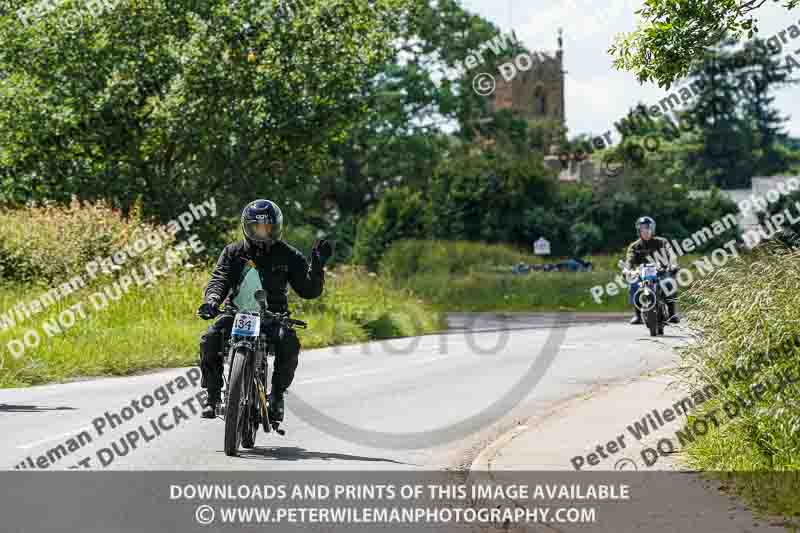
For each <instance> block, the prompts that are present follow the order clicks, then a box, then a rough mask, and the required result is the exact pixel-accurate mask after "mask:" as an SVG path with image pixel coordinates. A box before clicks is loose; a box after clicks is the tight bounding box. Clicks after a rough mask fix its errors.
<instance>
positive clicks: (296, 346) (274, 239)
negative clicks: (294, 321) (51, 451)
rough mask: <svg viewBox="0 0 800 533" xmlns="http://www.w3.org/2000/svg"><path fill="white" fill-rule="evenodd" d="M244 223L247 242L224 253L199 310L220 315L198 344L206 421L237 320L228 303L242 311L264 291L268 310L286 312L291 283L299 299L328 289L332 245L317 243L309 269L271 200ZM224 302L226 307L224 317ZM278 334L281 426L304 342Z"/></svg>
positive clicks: (275, 391) (273, 413)
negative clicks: (257, 292) (284, 237)
mask: <svg viewBox="0 0 800 533" xmlns="http://www.w3.org/2000/svg"><path fill="white" fill-rule="evenodd" d="M241 225H242V233H243V235H244V240H241V241H238V242H234V243H231V244H229V245H227V246H226V247H225V249H224V250H223V251H222V254H221V255H220V257H219V260H218V261H217V265H216V267H215V268H214V272H213V273H212V274H211V279H210V281H209V282H208V286H207V287H206V290H205V294H204V301H203V305H201V306H200V308H199V309H198V310H197V315H198V316H199V317H201V318H202V319H204V320H210V319H212V318H215V317H217V316H219V318H217V320H216V321H215V322H214V323H213V324H212V325H211V326H210V327H209V328H208V331H207V332H206V333H205V335H203V337H202V338H201V340H200V369H201V371H202V382H201V386H202V387H203V388H207V389H208V400H207V402H206V406H205V407H204V409H203V413H202V416H203V418H215V417H216V406H217V404H219V402H220V401H221V398H220V394H221V390H222V383H223V379H222V372H223V368H222V366H223V365H222V363H223V353H222V351H223V348H224V346H225V341H226V339H227V338H228V337H230V334H231V328H232V326H233V320H234V314H232V312H227V311H228V308H229V306H230V304H231V303H233V304H234V306H235V307H239V308H240V309H244V308H246V307H247V305H245V304H244V302H247V299H248V298H251V303H250V305H251V306H252V303H253V302H254V299H253V293H254V292H255V290H256V289H259V288H263V289H264V290H265V291H266V293H267V307H268V309H269V310H270V311H272V312H274V313H285V312H288V310H289V308H288V302H287V293H288V289H287V284H289V285H291V286H292V289H293V290H294V292H296V293H297V294H298V295H299V296H300V297H301V298H305V299H313V298H318V297H319V296H320V295H321V294H322V290H323V288H324V285H325V275H324V266H325V263H326V262H327V261H328V259H330V257H331V255H332V254H333V246H332V245H331V244H330V243H329V242H328V241H326V240H319V241H317V242H316V243H315V245H314V247H313V249H312V252H311V263H310V265H309V263H308V262H307V261H306V259H305V257H304V256H303V254H302V253H301V252H300V251H299V250H297V249H296V248H294V247H292V246H291V245H289V244H287V243H286V242H284V241H283V240H281V235H282V230H283V214H282V213H281V210H280V208H279V207H278V206H277V205H276V204H275V203H274V202H272V201H270V200H255V201H253V202H251V203H249V204H248V205H247V206H246V207H245V208H244V211H242V217H241ZM221 304H224V305H225V310H224V311H223V312H222V314H220V305H221ZM250 308H252V307H250ZM274 334H275V337H274V339H275V351H276V355H275V368H274V372H273V374H272V391H271V392H270V400H269V411H270V412H269V416H270V418H271V419H272V420H275V421H278V422H280V421H282V420H283V411H284V393H285V392H286V389H288V388H289V385H291V383H292V380H293V379H294V373H295V370H296V369H297V364H298V355H299V353H300V341H299V340H298V339H297V335H296V334H295V332H294V331H293V330H291V329H288V328H286V329H284V331H283V332H274Z"/></svg>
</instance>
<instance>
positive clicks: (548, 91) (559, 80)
mask: <svg viewBox="0 0 800 533" xmlns="http://www.w3.org/2000/svg"><path fill="white" fill-rule="evenodd" d="M516 63H517V65H519V66H521V67H522V68H518V69H517V71H516V75H515V76H514V77H513V78H512V79H511V80H510V81H506V80H505V78H504V77H502V76H497V82H496V83H497V86H496V88H495V91H494V94H493V96H492V98H490V100H489V110H490V111H492V112H494V111H498V110H500V109H512V110H513V111H516V112H518V113H520V114H521V115H522V116H523V117H525V118H527V119H529V120H540V119H554V120H558V121H559V122H560V123H561V125H562V126H563V125H564V123H565V116H564V74H565V72H564V50H563V39H562V37H561V30H559V36H558V50H556V51H555V53H546V52H536V53H533V54H530V55H528V54H523V57H520V56H518V57H517V58H516ZM523 69H524V70H523Z"/></svg>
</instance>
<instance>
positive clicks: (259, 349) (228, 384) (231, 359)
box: [220, 290, 308, 456]
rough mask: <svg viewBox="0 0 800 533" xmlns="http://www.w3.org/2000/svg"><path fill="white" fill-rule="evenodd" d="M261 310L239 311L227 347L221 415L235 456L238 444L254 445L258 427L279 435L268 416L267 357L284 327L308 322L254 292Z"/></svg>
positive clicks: (262, 293) (229, 452)
mask: <svg viewBox="0 0 800 533" xmlns="http://www.w3.org/2000/svg"><path fill="white" fill-rule="evenodd" d="M255 299H256V301H257V302H258V306H259V309H260V310H259V312H258V313H250V312H244V311H243V312H237V313H236V316H235V318H234V321H233V329H231V337H230V340H229V341H228V346H227V349H226V354H227V356H226V362H227V363H228V373H227V376H224V377H225V386H224V388H223V393H222V405H221V407H220V411H221V414H223V416H224V419H225V455H228V456H235V455H237V453H238V451H239V445H240V444H241V446H242V447H243V448H252V447H253V446H255V441H256V432H257V431H258V426H259V425H261V426H263V428H264V432H265V433H269V432H270V430H275V431H276V432H277V433H278V434H279V435H283V434H284V433H285V432H284V431H283V430H282V429H279V426H280V422H277V421H271V420H270V419H269V404H268V397H269V395H268V392H267V383H268V380H267V377H268V375H269V364H268V357H269V356H273V357H274V356H275V341H274V339H275V338H276V337H275V336H276V335H280V332H281V328H288V329H292V328H301V329H305V328H307V327H308V325H307V324H306V323H305V322H303V321H302V320H294V319H291V318H289V316H288V314H279V313H272V312H270V311H268V310H267V294H266V292H265V291H263V290H258V291H256V293H255Z"/></svg>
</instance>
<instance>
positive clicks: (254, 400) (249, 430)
mask: <svg viewBox="0 0 800 533" xmlns="http://www.w3.org/2000/svg"><path fill="white" fill-rule="evenodd" d="M250 383H251V385H250V401H249V402H248V404H247V411H248V413H249V414H248V416H246V417H245V421H244V425H243V426H242V448H248V449H249V448H252V447H253V446H255V445H256V432H257V431H258V424H256V420H258V409H259V406H258V392H257V391H256V387H255V384H254V383H253V380H252V377H251V379H250Z"/></svg>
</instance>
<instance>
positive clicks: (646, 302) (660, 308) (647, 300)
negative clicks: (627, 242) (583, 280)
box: [618, 261, 678, 337]
mask: <svg viewBox="0 0 800 533" xmlns="http://www.w3.org/2000/svg"><path fill="white" fill-rule="evenodd" d="M618 264H619V267H620V268H621V269H622V273H623V275H624V276H625V279H626V280H627V281H628V283H629V284H631V285H633V284H635V283H638V285H639V287H638V289H637V290H636V292H635V293H634V295H633V305H635V306H636V308H637V309H639V311H640V312H641V313H642V321H643V322H644V324H645V326H647V329H648V330H650V336H651V337H655V336H657V335H663V334H664V326H665V325H666V324H667V319H668V318H669V311H668V308H667V297H666V294H664V289H663V287H662V285H661V283H660V282H661V280H663V279H664V278H668V277H671V276H674V275H675V272H676V271H677V270H678V269H677V267H669V268H665V267H662V266H660V265H657V264H655V263H645V264H643V265H639V268H638V269H636V270H628V269H627V268H626V264H625V262H624V261H620V262H619V263H618Z"/></svg>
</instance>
